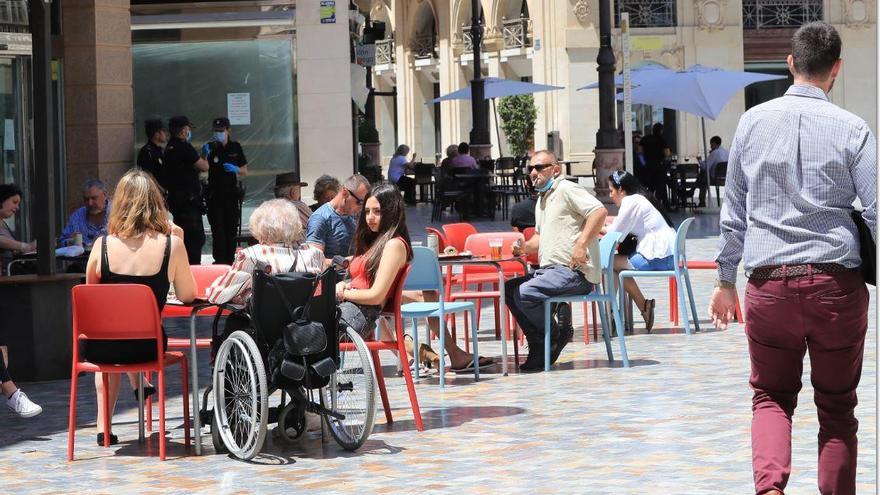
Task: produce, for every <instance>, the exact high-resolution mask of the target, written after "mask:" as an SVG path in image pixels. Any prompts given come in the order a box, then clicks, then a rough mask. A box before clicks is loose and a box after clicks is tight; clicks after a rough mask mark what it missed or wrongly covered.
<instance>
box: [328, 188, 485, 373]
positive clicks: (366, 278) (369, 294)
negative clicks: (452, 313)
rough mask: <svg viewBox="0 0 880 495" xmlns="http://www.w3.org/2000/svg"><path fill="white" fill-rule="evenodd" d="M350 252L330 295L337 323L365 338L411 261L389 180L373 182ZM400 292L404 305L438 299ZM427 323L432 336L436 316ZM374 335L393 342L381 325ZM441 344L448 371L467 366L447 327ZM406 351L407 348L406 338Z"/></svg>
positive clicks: (400, 208) (396, 196) (403, 217)
mask: <svg viewBox="0 0 880 495" xmlns="http://www.w3.org/2000/svg"><path fill="white" fill-rule="evenodd" d="M354 254H355V256H354V258H353V259H352V261H351V265H350V266H349V272H350V274H351V280H350V281H344V282H339V283H338V284H337V285H336V298H337V300H339V301H340V305H339V310H340V315H341V316H340V320H341V322H342V323H343V324H344V325H347V326H349V327H351V328H352V329H354V330H355V331H357V332H358V333H359V334H361V336H363V337H364V338H366V339H368V340H369V339H371V338H372V336H373V330H374V329H375V327H376V320H378V318H379V313H380V312H381V311H382V308H383V307H384V306H385V303H386V301H387V300H388V297H389V296H390V292H391V289H392V286H393V285H394V281H395V279H396V278H397V274H398V273H400V270H401V269H403V267H404V266H405V265H406V263H407V262H409V261H410V260H412V249H411V248H410V239H409V230H407V227H406V211H405V207H404V202H403V198H401V196H400V190H399V189H397V187H396V186H394V185H393V184H390V183H382V184H378V185H377V186H376V187H374V188H373V190H372V191H371V192H370V194H369V195H367V198H366V199H365V201H364V208H363V210H362V211H361V215H360V219H359V220H358V225H357V229H356V230H355V233H354ZM403 295H404V301H403V302H404V303H407V302H413V301H436V300H437V297H438V296H437V294H436V293H432V292H431V293H422V292H418V291H406V292H404V293H403ZM429 325H430V328H431V330H432V331H433V332H434V333H435V334H436V333H437V332H438V329H439V326H440V323H439V321H438V320H437V318H431V319H429ZM380 338H381V340H383V341H393V340H394V339H395V336H394V334H393V333H392V331H391V329H390V328H389V327H388V326H387V325H384V324H383V325H381V335H380ZM446 344H447V345H446V347H447V349H446V351H447V353H448V354H449V359H450V364H451V366H452V369H453V370H463V369H470V368H472V367H473V364H474V363H473V360H472V359H471V358H470V354H468V353H467V352H465V351H464V350H463V349H461V348H459V347H458V346H457V345H456V343H455V340H453V339H452V336H451V335H450V334H449V331H448V329H447V334H446ZM426 347H427V346H426ZM427 349H428V350H430V348H427ZM407 351H410V352H412V349H410V345H409V343H408V342H407ZM424 354H428V359H430V360H432V361H434V363H435V365H436V364H439V363H438V360H439V356H437V354H436V353H434V352H433V351H430V352H429V353H423V354H421V355H420V357H424ZM420 360H421V359H420ZM488 364H492V360H491V359H487V358H480V363H479V365H480V366H486V365H488Z"/></svg>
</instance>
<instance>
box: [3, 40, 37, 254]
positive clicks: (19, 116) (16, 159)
mask: <svg viewBox="0 0 880 495" xmlns="http://www.w3.org/2000/svg"><path fill="white" fill-rule="evenodd" d="M30 87H31V84H30V57H24V56H22V57H0V121H2V125H0V144H2V153H0V170H2V174H3V175H2V177H0V181H2V182H3V183H4V184H9V183H14V184H16V185H17V186H18V187H20V188H21V189H22V190H23V191H25V192H26V193H25V197H24V198H23V199H24V201H22V204H21V208H20V209H19V210H18V213H17V214H16V215H15V217H14V218H11V219H9V220H7V221H6V223H7V224H9V227H10V228H11V229H12V230H13V231H15V232H16V234H17V235H18V236H19V237H20V238H22V239H28V238H30V235H31V233H30V232H29V230H30V225H29V224H28V222H27V219H29V218H30V211H31V210H32V209H33V208H34V206H35V205H34V204H33V201H34V200H35V198H33V197H28V195H27V191H30V190H31V187H30V181H31V174H30V167H29V163H30V158H31V156H33V149H32V148H31V140H30V138H29V137H28V135H27V134H26V133H27V132H28V129H29V127H30V122H29V119H30V115H31V110H30V107H29V102H30ZM25 116H28V117H27V118H26V117H25Z"/></svg>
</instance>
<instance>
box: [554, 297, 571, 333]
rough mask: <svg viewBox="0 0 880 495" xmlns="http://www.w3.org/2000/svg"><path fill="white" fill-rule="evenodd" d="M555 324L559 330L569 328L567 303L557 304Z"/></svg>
mask: <svg viewBox="0 0 880 495" xmlns="http://www.w3.org/2000/svg"><path fill="white" fill-rule="evenodd" d="M554 313H555V315H556V323H558V324H559V328H560V329H564V328H567V327H571V305H569V304H568V303H559V304H557V305H556V311H555V312H554Z"/></svg>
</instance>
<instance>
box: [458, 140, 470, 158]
mask: <svg viewBox="0 0 880 495" xmlns="http://www.w3.org/2000/svg"><path fill="white" fill-rule="evenodd" d="M470 152H471V146H470V145H469V144H467V143H459V144H458V154H459V155H467V154H468V153H470Z"/></svg>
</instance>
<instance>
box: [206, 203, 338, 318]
mask: <svg viewBox="0 0 880 495" xmlns="http://www.w3.org/2000/svg"><path fill="white" fill-rule="evenodd" d="M250 228H251V235H253V236H254V238H255V239H257V242H258V243H259V244H255V245H253V246H250V247H248V248H247V249H243V250H241V251H239V252H238V253H237V254H236V255H235V262H234V263H233V264H232V269H231V270H229V272H228V273H226V274H225V275H223V276H221V277H219V278H218V279H217V280H215V281H214V283H212V284H211V287H209V288H208V293H207V295H208V300H209V301H211V302H212V303H215V304H220V303H227V302H229V303H232V304H236V305H244V304H245V303H247V300H248V298H249V297H250V295H251V290H252V287H253V285H252V284H253V272H254V269H255V268H256V267H257V263H260V262H262V263H265V264H266V265H267V266H268V267H269V269H270V270H271V272H272V273H282V272H288V271H299V272H312V273H320V272H321V271H322V270H323V268H324V253H322V252H321V251H320V250H318V249H316V248H313V247H310V246H309V245H308V244H302V245H300V244H299V240H300V239H302V238H303V235H302V232H303V226H302V223H300V219H299V213H298V211H297V209H296V207H295V206H294V205H293V204H292V203H291V202H290V201H287V200H286V199H272V200H269V201H266V202H265V203H263V204H261V205H260V206H259V207H258V208H257V209H256V210H254V213H253V214H252V215H251V220H250Z"/></svg>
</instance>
